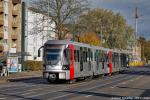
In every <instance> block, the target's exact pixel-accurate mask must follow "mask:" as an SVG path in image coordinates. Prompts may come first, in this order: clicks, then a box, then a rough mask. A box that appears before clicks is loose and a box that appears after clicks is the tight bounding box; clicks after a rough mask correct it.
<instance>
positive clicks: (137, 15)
mask: <svg viewBox="0 0 150 100" xmlns="http://www.w3.org/2000/svg"><path fill="white" fill-rule="evenodd" d="M134 18H135V34H134V38H135V57H136V58H137V56H138V53H137V46H138V19H139V14H138V7H136V8H135V16H134Z"/></svg>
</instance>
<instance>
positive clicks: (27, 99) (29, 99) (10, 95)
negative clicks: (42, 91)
mask: <svg viewBox="0 0 150 100" xmlns="http://www.w3.org/2000/svg"><path fill="white" fill-rule="evenodd" d="M0 95H4V96H6V97H15V98H18V99H26V100H41V99H35V98H26V97H24V96H19V95H15V94H6V93H0Z"/></svg>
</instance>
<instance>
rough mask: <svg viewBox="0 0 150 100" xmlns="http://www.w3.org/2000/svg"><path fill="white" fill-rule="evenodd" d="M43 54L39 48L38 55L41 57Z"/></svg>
mask: <svg viewBox="0 0 150 100" xmlns="http://www.w3.org/2000/svg"><path fill="white" fill-rule="evenodd" d="M40 56H41V51H40V49H39V50H38V57H40Z"/></svg>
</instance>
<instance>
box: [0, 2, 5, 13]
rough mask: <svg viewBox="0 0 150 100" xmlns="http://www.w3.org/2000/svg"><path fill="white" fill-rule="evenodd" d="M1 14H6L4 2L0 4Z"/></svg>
mask: <svg viewBox="0 0 150 100" xmlns="http://www.w3.org/2000/svg"><path fill="white" fill-rule="evenodd" d="M0 12H4V2H3V1H1V2H0Z"/></svg>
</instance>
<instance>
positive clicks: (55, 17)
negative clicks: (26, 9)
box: [32, 0, 88, 39]
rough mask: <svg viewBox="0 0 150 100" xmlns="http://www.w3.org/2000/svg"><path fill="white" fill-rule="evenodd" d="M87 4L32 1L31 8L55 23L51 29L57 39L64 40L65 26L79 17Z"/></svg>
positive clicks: (77, 0) (61, 0) (68, 0)
mask: <svg viewBox="0 0 150 100" xmlns="http://www.w3.org/2000/svg"><path fill="white" fill-rule="evenodd" d="M87 4H88V2H87V0H38V1H37V0H32V7H34V8H35V9H37V10H38V11H39V12H40V13H42V14H44V15H46V16H48V18H49V19H51V21H52V22H53V23H55V27H52V28H51V29H52V31H53V32H54V33H55V34H56V36H57V38H58V39H64V38H65V36H66V34H67V32H68V31H66V26H65V25H68V24H69V23H71V22H73V21H74V20H75V19H76V18H77V17H78V16H80V15H81V14H82V12H84V11H85V10H86V9H87ZM49 27H51V26H49Z"/></svg>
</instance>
